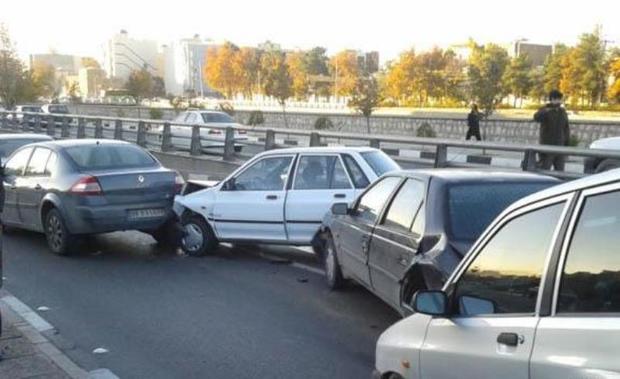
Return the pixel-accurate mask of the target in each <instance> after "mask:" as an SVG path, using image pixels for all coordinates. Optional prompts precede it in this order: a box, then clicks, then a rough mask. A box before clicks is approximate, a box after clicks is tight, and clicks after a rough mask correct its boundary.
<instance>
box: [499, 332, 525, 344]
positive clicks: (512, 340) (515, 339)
mask: <svg viewBox="0 0 620 379" xmlns="http://www.w3.org/2000/svg"><path fill="white" fill-rule="evenodd" d="M497 343H498V344H500V345H506V346H518V345H519V343H523V337H521V338H519V335H518V334H517V333H500V335H499V336H497Z"/></svg>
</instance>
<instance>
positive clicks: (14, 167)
mask: <svg viewBox="0 0 620 379" xmlns="http://www.w3.org/2000/svg"><path fill="white" fill-rule="evenodd" d="M30 153H32V147H26V148H24V149H22V150H20V151H18V152H17V153H15V155H13V156H12V157H11V159H9V161H8V162H7V163H6V165H5V168H4V174H5V175H7V176H21V175H23V173H24V169H25V168H26V165H27V164H28V158H30Z"/></svg>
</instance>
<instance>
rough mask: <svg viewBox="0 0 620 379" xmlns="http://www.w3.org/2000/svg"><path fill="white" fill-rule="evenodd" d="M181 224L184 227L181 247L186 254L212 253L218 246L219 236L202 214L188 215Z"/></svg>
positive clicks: (197, 255)
mask: <svg viewBox="0 0 620 379" xmlns="http://www.w3.org/2000/svg"><path fill="white" fill-rule="evenodd" d="M181 225H182V227H183V238H181V249H183V251H184V252H185V254H187V255H190V256H193V257H199V256H202V255H205V254H210V253H212V252H213V250H215V249H216V248H217V245H218V241H217V238H216V237H215V234H213V231H212V230H211V227H210V226H209V224H207V222H206V221H205V220H204V218H202V217H200V216H190V217H186V218H185V219H184V220H183V221H182V222H181Z"/></svg>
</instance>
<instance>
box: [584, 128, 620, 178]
mask: <svg viewBox="0 0 620 379" xmlns="http://www.w3.org/2000/svg"><path fill="white" fill-rule="evenodd" d="M590 149H602V150H615V151H616V152H620V137H610V138H603V139H599V140H596V141H594V142H592V144H591V145H590ZM615 168H620V161H618V160H616V159H602V158H586V160H585V169H584V171H585V172H586V173H587V174H591V173H600V172H604V171H609V170H613V169H615Z"/></svg>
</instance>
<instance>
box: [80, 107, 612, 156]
mask: <svg viewBox="0 0 620 379" xmlns="http://www.w3.org/2000/svg"><path fill="white" fill-rule="evenodd" d="M71 108H72V111H74V112H75V113H79V114H85V115H86V114H87V115H100V116H112V117H114V116H118V117H130V118H148V117H149V108H145V107H132V106H111V105H73V106H71ZM162 111H163V113H164V119H168V120H171V119H173V118H174V117H175V112H174V111H173V110H172V109H162ZM249 114H250V112H249V111H236V112H235V118H236V119H237V120H238V121H239V122H241V123H245V122H246V121H247V119H248V117H249ZM263 115H264V117H265V124H264V125H263V126H264V127H265V128H286V127H287V124H288V127H289V128H291V129H306V130H309V129H313V128H314V122H315V121H316V119H317V118H318V117H321V116H323V115H321V114H317V113H287V116H286V118H287V121H288V123H287V124H285V122H284V117H283V115H282V113H280V112H263ZM324 116H326V117H328V118H329V119H330V120H331V121H332V122H333V123H334V125H335V128H334V130H337V131H342V132H350V133H364V134H367V133H368V132H367V129H366V120H365V119H364V118H363V117H360V116H357V115H351V114H326V115H324ZM424 123H428V124H429V125H431V127H432V128H433V130H434V131H435V133H436V134H437V137H439V138H449V139H463V138H464V137H465V133H466V130H467V126H466V123H465V120H464V119H454V118H419V117H410V116H373V117H372V118H371V133H372V134H387V135H390V134H391V135H400V136H415V135H416V131H417V130H418V128H419V127H420V126H421V125H423V124H424ZM481 127H482V131H483V133H485V134H486V138H487V140H488V141H491V142H506V143H520V144H535V143H538V124H536V123H535V122H532V121H528V120H513V119H494V120H489V121H483V122H482V123H481ZM571 133H572V134H573V135H574V136H576V137H577V138H578V139H579V141H580V143H581V145H582V146H588V145H589V144H590V143H591V142H592V141H594V140H597V139H599V138H605V137H615V136H620V123H613V122H600V121H571Z"/></svg>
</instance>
